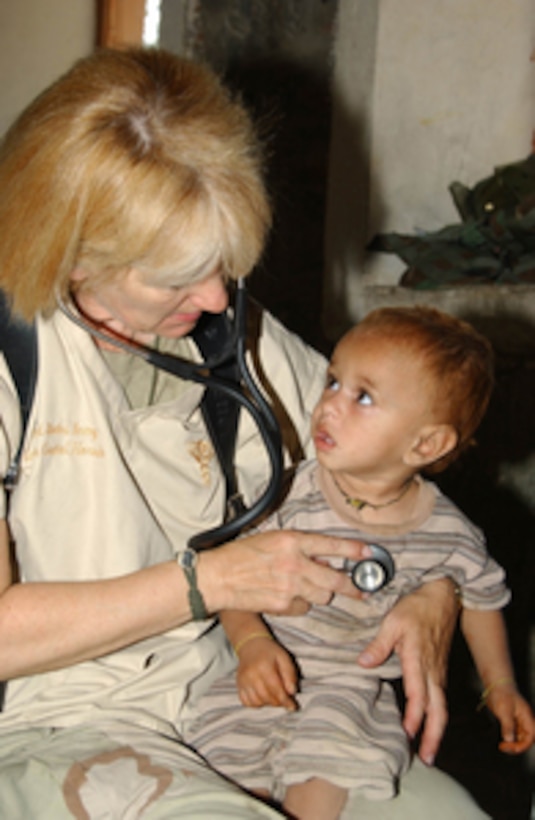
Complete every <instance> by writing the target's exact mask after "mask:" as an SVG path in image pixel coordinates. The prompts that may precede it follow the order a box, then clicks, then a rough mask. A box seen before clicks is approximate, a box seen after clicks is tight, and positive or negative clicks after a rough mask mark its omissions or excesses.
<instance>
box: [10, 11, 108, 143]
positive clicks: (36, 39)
mask: <svg viewBox="0 0 535 820" xmlns="http://www.w3.org/2000/svg"><path fill="white" fill-rule="evenodd" d="M96 17H97V14H96V0H3V2H1V3H0V78H1V81H2V93H1V95H0V134H3V133H4V132H5V130H6V129H7V127H8V126H9V125H10V124H11V122H12V120H13V119H14V118H15V117H16V116H17V115H18V114H19V113H20V111H21V110H22V109H23V108H24V107H25V106H26V105H27V104H28V103H29V102H30V101H31V100H32V99H33V97H35V95H36V94H38V93H39V92H40V91H42V90H43V89H44V88H45V87H46V86H47V85H49V84H50V83H51V82H52V81H53V80H55V79H56V77H58V76H59V75H60V74H62V73H63V72H64V71H66V69H68V68H69V66H70V65H71V64H72V63H73V62H74V61H75V60H76V59H78V58H79V57H82V56H84V55H86V54H88V53H89V52H90V51H91V49H92V48H93V45H94V43H95V32H96Z"/></svg>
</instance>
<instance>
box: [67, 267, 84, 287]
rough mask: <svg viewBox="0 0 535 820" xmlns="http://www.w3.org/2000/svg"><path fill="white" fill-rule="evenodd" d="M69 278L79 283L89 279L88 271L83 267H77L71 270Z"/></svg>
mask: <svg viewBox="0 0 535 820" xmlns="http://www.w3.org/2000/svg"><path fill="white" fill-rule="evenodd" d="M69 279H70V280H71V282H76V283H77V284H79V283H80V282H83V281H84V279H87V271H85V270H84V269H83V268H75V269H74V270H73V271H71V274H70V276H69Z"/></svg>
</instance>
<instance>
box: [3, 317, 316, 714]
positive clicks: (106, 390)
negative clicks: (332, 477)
mask: <svg viewBox="0 0 535 820" xmlns="http://www.w3.org/2000/svg"><path fill="white" fill-rule="evenodd" d="M38 344H39V370H38V381H37V385H36V392H35V398H34V402H33V406H32V411H31V415H30V419H29V424H28V431H27V437H26V441H25V447H24V452H23V457H22V472H21V478H20V482H19V485H18V487H17V490H16V492H15V493H14V495H13V498H12V506H11V514H10V524H11V527H12V531H13V535H14V538H15V541H16V545H17V557H18V561H19V564H20V569H21V577H22V580H23V581H57V580H88V579H100V578H110V577H114V576H119V575H122V574H125V573H129V572H132V571H135V570H136V569H138V568H141V567H145V566H148V565H152V564H155V563H158V562H161V561H166V560H169V559H170V558H171V557H172V556H173V553H174V551H175V550H177V549H178V548H180V547H182V546H183V545H184V544H185V543H186V541H187V540H188V538H189V537H190V536H191V535H192V534H194V533H197V532H199V531H202V530H205V529H208V528H210V527H213V526H216V525H217V524H218V523H220V520H221V515H222V510H223V505H224V498H223V494H224V487H223V482H222V481H221V476H220V469H219V466H218V463H217V459H216V458H215V455H214V452H213V450H212V446H211V444H210V441H209V438H208V436H207V432H206V429H205V426H204V423H203V420H202V417H201V413H200V411H199V401H200V398H201V396H202V390H203V389H202V387H200V386H198V385H193V384H192V385H186V386H185V387H184V389H180V390H178V391H177V395H176V397H174V398H173V397H172V398H170V399H169V400H163V401H162V402H161V403H158V404H156V405H154V406H149V407H142V408H137V409H135V408H134V409H133V408H132V407H131V405H130V403H129V402H128V400H127V398H126V394H125V391H124V390H123V388H122V387H121V385H120V384H119V383H118V382H117V380H116V379H115V377H114V376H113V375H112V373H111V370H110V368H109V367H108V365H107V364H106V361H105V359H104V358H103V357H102V355H101V354H100V352H99V351H98V349H97V348H96V346H95V344H94V343H93V341H92V339H91V338H90V336H89V335H88V334H87V333H86V332H85V331H83V330H81V329H80V328H79V327H77V326H76V325H74V324H73V323H72V322H71V321H70V320H69V319H68V318H66V317H65V316H64V315H63V314H61V313H59V312H56V313H55V314H54V316H53V317H52V318H51V319H50V320H47V321H45V320H42V319H40V320H39V321H38ZM184 346H187V347H189V348H190V350H189V352H190V354H191V355H192V356H193V355H195V351H194V346H193V343H192V342H190V341H189V340H180V345H179V347H181V348H182V349H183V348H184ZM259 350H260V360H261V363H262V364H261V366H262V369H263V370H265V372H266V373H267V375H268V378H269V382H270V383H271V385H272V389H274V390H275V392H276V394H277V395H278V401H279V402H281V405H282V406H281V412H282V415H283V416H284V419H283V430H284V433H285V440H286V442H288V443H289V447H288V448H287V450H286V457H287V460H288V461H289V460H290V458H295V457H296V456H298V455H300V453H299V450H300V449H301V448H302V449H304V450H306V449H307V445H308V443H309V419H310V413H311V410H312V408H313V406H314V404H315V402H316V400H317V398H318V395H319V393H320V391H321V389H322V386H323V379H324V369H325V363H324V360H323V358H322V357H321V356H320V355H319V354H317V353H316V352H314V351H312V350H310V349H309V348H307V347H306V346H305V345H304V344H303V343H302V342H301V341H300V340H299V339H298V338H297V337H295V336H293V335H292V334H290V333H288V332H287V331H286V330H285V329H284V328H282V327H281V326H280V325H279V324H278V323H277V322H276V321H275V320H274V319H273V318H272V317H270V316H269V315H264V316H263V320H262V322H261V333H260V344H259ZM181 352H183V350H182V351H181ZM0 364H1V369H0V410H1V414H2V424H1V428H0V470H2V472H5V469H6V468H7V465H8V461H9V455H10V453H12V452H13V451H14V449H15V448H16V446H17V439H18V435H19V431H20V426H19V423H18V408H17V403H16V394H15V392H14V389H13V385H12V383H11V379H10V376H9V373H8V371H7V367H6V365H5V363H4V362H3V361H2V362H1V363H0ZM171 392H173V391H171ZM164 398H165V397H164ZM290 451H293V452H291V453H290ZM236 461H237V469H238V478H239V483H240V487H241V489H242V491H243V494H244V497H245V500H246V502H247V503H249V502H250V500H251V498H252V497H253V496H254V495H255V494H256V493H257V492H258V487H259V486H261V485H262V484H263V483H264V482H265V480H266V473H267V457H266V455H265V453H264V449H263V446H262V445H261V443H260V440H259V436H258V434H257V431H256V428H255V426H254V424H253V423H252V421H251V419H250V418H249V417H248V415H247V414H246V413H243V412H242V414H241V421H240V428H239V441H238V448H237V454H236ZM42 617H46V613H42ZM208 626H210V624H206V623H204V624H199V623H191V624H188V625H186V626H184V627H181V628H180V629H177V630H174V631H172V632H169V633H167V634H165V635H161V636H157V637H154V638H151V639H148V640H145V641H142V642H140V643H138V644H135V645H134V646H131V647H128V648H125V649H123V650H121V651H118V652H114V653H112V654H110V655H107V656H105V657H103V658H99V659H97V660H94V661H88V662H84V663H81V664H77V665H75V666H73V667H69V668H67V669H61V670H58V671H54V672H48V673H45V674H39V675H32V676H29V677H27V678H22V679H18V680H16V681H13V682H10V684H9V686H8V692H7V699H6V705H5V711H4V713H3V714H2V715H1V716H0V727H3V728H7V727H12V726H13V727H15V726H20V725H25V724H32V725H36V724H41V725H48V726H51V725H52V726H68V725H73V724H76V723H78V722H80V721H81V720H86V719H87V720H93V719H94V718H95V716H96V715H98V716H99V719H100V720H105V719H106V717H107V716H108V717H109V718H110V719H116V718H121V717H122V716H124V717H125V718H126V717H127V716H130V717H132V716H134V717H135V720H136V721H138V722H140V723H142V724H144V725H147V726H150V727H154V728H162V729H163V728H164V724H165V723H166V722H172V723H173V724H176V723H177V721H178V719H179V715H180V713H181V710H182V709H183V707H184V704H185V700H186V697H187V695H188V693H189V692H191V691H194V690H195V686H196V684H197V683H198V682H199V681H201V685H202V686H204V685H205V683H206V682H207V681H208V680H210V679H211V678H212V677H213V676H215V675H220V674H221V673H222V672H223V671H224V669H225V668H226V666H227V665H228V664H229V663H230V662H231V659H230V658H229V657H228V655H227V650H226V648H225V646H224V642H223V640H222V639H221V637H220V636H219V634H218V631H217V630H216V634H215V635H214V634H213V632H212V633H211V635H210V636H209V637H206V638H203V639H201V640H197V638H198V637H199V635H200V634H201V633H202V632H204V631H205V630H206V629H207V627H208ZM66 628H68V625H66ZM162 722H163V723H162Z"/></svg>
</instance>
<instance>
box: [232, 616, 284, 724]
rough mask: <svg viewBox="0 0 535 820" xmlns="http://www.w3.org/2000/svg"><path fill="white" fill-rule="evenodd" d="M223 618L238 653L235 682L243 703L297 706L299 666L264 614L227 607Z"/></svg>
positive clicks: (256, 705) (246, 704)
mask: <svg viewBox="0 0 535 820" xmlns="http://www.w3.org/2000/svg"><path fill="white" fill-rule="evenodd" d="M220 621H221V623H222V625H223V628H224V630H225V632H226V633H227V637H228V639H229V641H230V643H231V645H232V647H233V648H234V651H235V653H236V655H237V656H238V671H237V675H236V682H237V685H238V694H239V696H240V700H241V702H242V703H243V705H244V706H253V707H258V706H283V707H284V708H285V709H288V710H290V711H294V710H295V709H296V708H297V704H296V702H295V698H294V695H295V693H296V691H297V669H296V666H295V663H294V661H293V659H292V657H291V656H290V655H289V653H288V652H287V651H286V649H284V647H283V646H281V645H280V644H279V643H278V642H277V641H275V639H274V638H273V635H272V634H271V632H270V631H269V629H268V627H267V626H266V624H265V623H264V621H263V619H262V617H261V615H257V614H256V613H253V612H239V611H229V610H227V611H225V612H221V614H220Z"/></svg>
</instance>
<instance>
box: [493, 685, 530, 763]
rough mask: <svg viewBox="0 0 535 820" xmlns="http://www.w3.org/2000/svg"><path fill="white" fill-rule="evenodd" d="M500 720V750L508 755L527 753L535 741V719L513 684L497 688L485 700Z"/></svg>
mask: <svg viewBox="0 0 535 820" xmlns="http://www.w3.org/2000/svg"><path fill="white" fill-rule="evenodd" d="M485 702H486V705H487V706H488V708H489V709H490V711H491V712H492V713H493V715H495V717H496V718H497V719H498V720H499V722H500V726H501V730H502V742H501V743H500V744H499V747H498V748H499V749H500V751H502V752H507V753H508V754H520V753H521V752H525V751H526V750H527V749H529V747H530V746H531V745H532V743H533V741H534V740H535V718H534V716H533V712H532V711H531V707H530V705H529V703H528V702H527V701H526V700H524V698H523V697H522V695H521V694H520V693H519V692H517V690H516V687H515V686H514V685H513V684H512V683H507V684H504V685H500V686H496V687H494V688H493V689H492V691H491V692H489V694H488V696H487V698H486V699H485Z"/></svg>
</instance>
